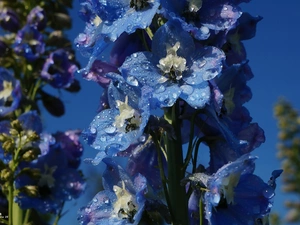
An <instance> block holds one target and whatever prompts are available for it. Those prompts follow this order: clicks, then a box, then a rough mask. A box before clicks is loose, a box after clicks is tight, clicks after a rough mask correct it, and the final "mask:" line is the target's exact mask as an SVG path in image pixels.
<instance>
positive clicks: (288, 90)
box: [43, 0, 300, 224]
mask: <svg viewBox="0 0 300 225" xmlns="http://www.w3.org/2000/svg"><path fill="white" fill-rule="evenodd" d="M78 5H79V3H78V2H77V1H75V2H74V9H73V11H72V14H71V15H72V18H73V19H74V22H73V29H72V30H71V31H70V32H69V33H68V35H69V38H70V39H74V38H75V37H76V35H77V34H78V33H79V32H82V31H83V29H84V23H83V22H82V21H81V20H80V19H79V18H78V16H77V10H78V9H79V8H78ZM242 8H243V9H244V11H246V12H249V13H250V14H251V15H260V16H262V17H263V20H262V21H261V22H260V23H259V24H258V27H257V33H256V37H255V38H253V39H251V40H248V41H245V42H244V44H245V46H246V49H247V53H248V59H249V61H250V62H249V64H250V66H251V68H252V71H253V73H254V78H253V79H252V80H251V81H250V82H249V84H248V85H249V86H250V88H251V89H252V92H253V98H252V99H251V101H250V102H249V103H247V104H246V107H247V108H248V109H249V111H250V114H251V116H252V117H253V121H254V122H258V123H259V125H260V126H261V127H262V128H263V129H264V131H265V135H266V142H265V143H264V144H263V145H261V146H260V147H259V148H258V149H257V150H255V151H254V153H253V154H254V155H257V156H259V159H258V160H257V166H256V172H255V173H256V174H258V175H259V176H261V177H262V178H263V180H265V181H267V180H268V179H269V177H270V174H271V172H272V171H273V170H274V169H279V168H280V162H279V161H278V159H277V158H276V152H277V150H276V143H277V132H278V130H277V125H276V121H275V119H274V116H273V106H274V104H275V102H276V101H277V100H278V97H279V96H285V97H286V98H287V99H288V100H289V101H290V102H292V104H293V105H294V106H295V107H297V108H299V109H300V103H299V101H298V96H299V94H300V88H299V83H300V82H299V76H300V72H299V69H298V66H300V57H299V52H300V44H299V42H298V41H299V39H300V29H299V23H300V13H299V12H300V2H298V0H288V1H285V2H283V1H279V0H264V1H259V0H253V1H252V2H250V3H248V4H243V5H242ZM78 59H79V60H80V62H81V64H82V65H85V64H86V59H84V58H82V57H80V55H78ZM78 79H79V80H80V81H81V84H82V91H81V92H79V93H77V94H69V93H66V92H62V93H60V96H61V98H62V99H63V100H64V101H65V102H66V114H65V115H64V116H63V117H61V118H53V117H51V116H49V114H48V113H47V112H46V111H45V110H44V111H43V115H44V122H45V124H46V127H45V128H46V130H48V131H51V132H55V131H57V130H66V129H76V128H80V129H83V128H85V127H87V126H88V125H89V123H90V122H91V121H92V119H93V118H94V116H95V114H96V110H97V107H98V102H99V97H100V94H101V91H102V90H101V88H100V86H98V85H97V84H96V83H93V82H87V81H85V80H83V79H82V78H80V77H78ZM95 154H96V150H93V149H92V148H90V147H87V146H86V147H85V156H84V157H92V156H94V155H95ZM84 166H85V167H86V166H87V165H84ZM96 169H97V168H96ZM100 169H101V166H100ZM93 179H94V180H99V179H101V178H100V177H99V178H98V177H94V178H93ZM277 188H278V189H277V191H276V198H275V204H274V208H273V211H274V212H280V213H282V212H285V210H284V208H283V201H284V200H285V199H286V198H287V195H285V194H283V193H282V192H281V191H280V182H279V184H278V186H277ZM90 189H91V188H90ZM88 201H89V199H86V198H83V199H81V200H80V201H77V203H74V202H72V203H71V204H67V206H66V209H70V212H69V213H68V214H67V216H65V217H64V218H62V219H61V222H60V224H77V223H76V210H77V209H78V208H79V206H83V205H84V204H86V203H87V202H88ZM74 204H76V205H74ZM70 207H72V209H71V208H70Z"/></svg>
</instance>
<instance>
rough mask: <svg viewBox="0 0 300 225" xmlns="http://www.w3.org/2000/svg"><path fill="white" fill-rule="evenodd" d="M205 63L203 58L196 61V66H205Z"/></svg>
mask: <svg viewBox="0 0 300 225" xmlns="http://www.w3.org/2000/svg"><path fill="white" fill-rule="evenodd" d="M205 64H206V60H205V59H203V60H201V61H200V62H198V66H199V67H203V66H205Z"/></svg>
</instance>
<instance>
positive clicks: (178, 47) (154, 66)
mask: <svg viewBox="0 0 300 225" xmlns="http://www.w3.org/2000/svg"><path fill="white" fill-rule="evenodd" d="M224 59H225V55H224V53H223V52H222V51H221V50H220V49H218V48H215V47H212V46H207V47H200V48H196V47H195V44H194V41H193V39H192V37H191V36H190V35H189V33H187V32H185V31H184V30H182V28H181V26H180V25H179V24H178V21H174V20H172V21H168V22H167V23H166V24H164V25H163V26H162V27H160V28H159V29H158V30H157V31H156V33H155V35H154V37H153V42H152V52H137V53H133V54H132V55H131V56H130V57H128V58H127V59H126V60H125V62H124V63H123V65H122V66H121V67H120V71H121V72H122V75H123V76H124V77H125V78H126V79H127V82H128V83H130V84H132V85H135V86H137V85H139V83H141V84H142V85H148V86H150V87H152V88H153V89H154V92H153V99H154V100H155V101H156V106H157V107H170V106H172V105H173V104H174V103H175V101H176V100H177V99H178V98H179V97H180V98H182V99H183V100H185V101H186V102H187V103H188V104H189V105H191V106H192V107H194V108H202V107H204V105H205V104H206V103H207V102H208V101H209V99H210V88H209V85H208V82H207V81H209V80H211V79H213V78H214V77H216V76H217V75H218V74H219V73H220V71H221V69H222V61H223V60H224Z"/></svg>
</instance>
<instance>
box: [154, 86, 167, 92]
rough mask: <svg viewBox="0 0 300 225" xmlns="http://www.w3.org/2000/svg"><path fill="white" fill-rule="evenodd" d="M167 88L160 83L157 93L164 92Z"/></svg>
mask: <svg viewBox="0 0 300 225" xmlns="http://www.w3.org/2000/svg"><path fill="white" fill-rule="evenodd" d="M165 90H166V88H165V87H164V86H163V85H160V86H159V88H158V89H156V93H161V92H164V91H165Z"/></svg>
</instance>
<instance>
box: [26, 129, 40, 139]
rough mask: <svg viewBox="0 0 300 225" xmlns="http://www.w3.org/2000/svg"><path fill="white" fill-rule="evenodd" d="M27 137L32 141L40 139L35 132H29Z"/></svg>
mask: <svg viewBox="0 0 300 225" xmlns="http://www.w3.org/2000/svg"><path fill="white" fill-rule="evenodd" d="M27 137H28V139H29V140H30V141H38V140H39V139H40V136H39V135H38V134H37V133H36V132H35V131H33V130H29V131H28V132H27Z"/></svg>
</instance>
